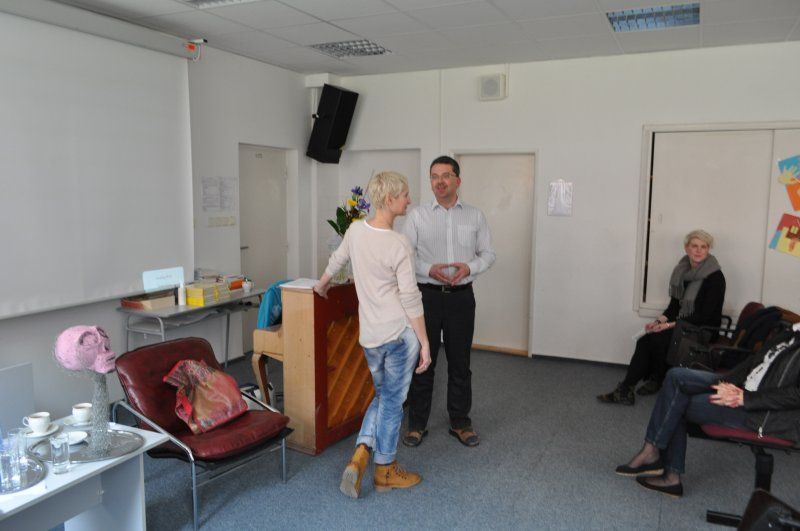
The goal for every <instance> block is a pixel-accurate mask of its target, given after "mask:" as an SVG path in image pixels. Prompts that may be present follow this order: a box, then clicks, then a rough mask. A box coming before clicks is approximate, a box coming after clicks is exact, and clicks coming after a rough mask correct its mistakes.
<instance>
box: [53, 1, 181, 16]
mask: <svg viewBox="0 0 800 531" xmlns="http://www.w3.org/2000/svg"><path fill="white" fill-rule="evenodd" d="M60 2H61V3H62V4H70V5H74V6H77V7H81V8H84V9H87V10H89V11H94V12H95V13H101V14H104V15H111V16H113V17H117V18H121V19H123V20H132V19H137V18H144V17H157V16H159V15H169V14H171V13H180V12H182V11H192V10H193V9H194V8H193V7H190V6H188V5H186V4H182V3H180V2H176V1H175V0H60Z"/></svg>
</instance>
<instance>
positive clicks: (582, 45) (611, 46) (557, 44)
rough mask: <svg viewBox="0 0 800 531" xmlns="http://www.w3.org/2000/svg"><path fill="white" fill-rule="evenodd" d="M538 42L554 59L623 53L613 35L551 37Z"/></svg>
mask: <svg viewBox="0 0 800 531" xmlns="http://www.w3.org/2000/svg"><path fill="white" fill-rule="evenodd" d="M537 44H538V45H539V46H540V47H541V48H542V50H544V51H545V52H547V54H548V55H549V56H550V57H551V58H552V59H572V58H576V57H592V56H597V55H617V54H621V53H622V50H620V47H619V45H618V44H617V41H615V40H614V37H613V36H612V35H586V36H584V37H569V38H566V39H551V40H547V41H539V42H537Z"/></svg>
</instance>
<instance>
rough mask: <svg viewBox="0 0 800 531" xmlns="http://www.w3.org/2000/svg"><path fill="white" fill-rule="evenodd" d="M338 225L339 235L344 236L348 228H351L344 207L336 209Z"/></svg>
mask: <svg viewBox="0 0 800 531" xmlns="http://www.w3.org/2000/svg"><path fill="white" fill-rule="evenodd" d="M336 224H337V225H339V230H340V231H341V232H339V234H344V232H345V231H346V230H347V227H348V226H350V224H349V223H348V219H347V212H345V211H344V209H343V208H342V207H339V208H337V209H336Z"/></svg>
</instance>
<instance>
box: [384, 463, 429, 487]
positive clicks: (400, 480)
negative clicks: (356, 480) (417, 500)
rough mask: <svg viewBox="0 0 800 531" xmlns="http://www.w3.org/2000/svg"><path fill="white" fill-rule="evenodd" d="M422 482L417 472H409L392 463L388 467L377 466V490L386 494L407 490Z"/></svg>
mask: <svg viewBox="0 0 800 531" xmlns="http://www.w3.org/2000/svg"><path fill="white" fill-rule="evenodd" d="M420 481H422V476H420V475H419V474H417V473H416V472H408V471H406V470H403V469H402V468H400V467H399V466H398V465H397V461H392V462H391V463H389V464H388V465H375V490H376V491H378V492H386V491H389V490H392V489H407V488H409V487H413V486H414V485H416V484H417V483H419V482H420Z"/></svg>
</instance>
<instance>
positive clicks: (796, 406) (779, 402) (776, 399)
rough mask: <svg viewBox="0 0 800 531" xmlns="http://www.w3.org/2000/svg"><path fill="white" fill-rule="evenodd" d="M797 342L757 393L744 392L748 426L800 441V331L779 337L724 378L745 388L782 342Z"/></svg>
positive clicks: (780, 356)
mask: <svg viewBox="0 0 800 531" xmlns="http://www.w3.org/2000/svg"><path fill="white" fill-rule="evenodd" d="M792 336H794V337H795V342H794V344H792V345H791V346H789V347H783V351H782V352H781V353H780V354H778V357H777V358H775V359H774V360H773V362H772V363H771V364H770V366H769V369H767V372H766V374H765V375H764V378H763V380H761V384H760V385H759V386H758V390H757V391H747V390H745V392H744V408H745V410H746V411H747V421H746V423H747V426H748V427H749V428H750V429H752V430H754V431H757V432H758V433H759V434H760V435H771V436H773V437H780V438H781V439H789V440H792V441H795V442H796V443H797V442H800V332H793V331H792V330H791V329H790V330H787V331H784V332H781V333H779V334H776V335H775V336H774V337H773V338H772V339H771V340H770V341H768V342H767V343H766V344H765V345H764V346H763V347H762V348H761V350H759V351H758V352H757V353H756V354H755V355H753V356H750V357H748V358H747V359H745V360H744V361H742V362H741V363H740V364H739V365H737V366H736V367H734V368H733V369H731V371H730V372H729V373H727V374H725V375H724V380H726V381H728V382H730V383H732V384H734V385H737V386H739V387H741V388H744V382H745V380H746V379H747V375H748V374H750V372H751V371H752V370H753V369H754V368H755V367H756V366H757V365H758V364H760V363H761V362H762V361H763V360H764V356H765V355H766V354H767V353H768V352H769V351H770V350H772V349H774V348H777V346H778V345H780V344H781V343H784V342H787V341H789V340H790V339H791V338H792Z"/></svg>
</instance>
